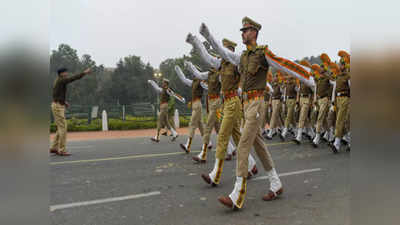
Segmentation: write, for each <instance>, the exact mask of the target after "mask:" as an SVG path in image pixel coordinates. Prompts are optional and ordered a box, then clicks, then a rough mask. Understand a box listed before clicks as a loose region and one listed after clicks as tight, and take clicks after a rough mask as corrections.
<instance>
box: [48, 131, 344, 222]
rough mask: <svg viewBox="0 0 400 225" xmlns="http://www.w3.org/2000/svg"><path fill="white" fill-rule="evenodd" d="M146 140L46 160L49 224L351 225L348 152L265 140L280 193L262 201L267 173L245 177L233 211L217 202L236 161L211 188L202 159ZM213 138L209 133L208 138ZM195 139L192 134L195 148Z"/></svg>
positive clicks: (73, 146)
mask: <svg viewBox="0 0 400 225" xmlns="http://www.w3.org/2000/svg"><path fill="white" fill-rule="evenodd" d="M185 138H186V137H184V136H181V137H179V138H178V140H177V141H176V142H170V141H169V140H167V139H165V137H164V139H162V141H161V142H160V143H158V144H155V143H152V142H151V141H150V140H149V139H148V138H132V139H115V140H96V141H94V140H91V141H77V142H71V143H69V145H68V148H69V150H70V151H71V152H72V153H73V155H72V156H71V157H57V156H51V157H50V169H51V193H50V197H51V202H50V205H51V206H50V211H51V221H52V224H54V225H64V224H65V225H67V224H68V225H72V224H74V225H75V224H76V225H83V224H87V225H103V224H104V225H131V224H135V225H136V224H137V225H139V224H146V225H150V224H168V225H178V224H210V225H214V224H215V225H223V224H232V225H236V224H238V225H239V224H305V225H306V224H307V225H313V224H315V225H321V224H324V225H325V224H332V225H338V224H350V222H349V214H350V213H349V209H350V207H349V191H350V189H349V158H350V157H349V156H350V155H349V153H346V152H340V153H339V154H337V155H333V154H332V153H331V151H330V150H329V149H328V147H327V146H326V145H325V144H322V145H321V147H320V148H319V149H314V148H313V147H312V146H311V145H310V144H308V143H307V144H304V145H301V146H298V145H296V144H294V143H293V142H290V141H287V142H281V141H280V139H279V138H277V137H276V138H275V139H274V140H272V141H266V143H267V144H268V147H269V150H270V151H271V154H272V155H273V158H274V160H275V163H276V165H277V171H278V173H280V174H281V175H282V177H281V180H282V182H283V184H284V191H285V192H284V195H283V196H282V197H281V198H280V199H279V200H276V201H273V202H265V201H262V199H261V197H262V195H264V194H265V193H266V192H267V190H268V186H269V184H268V181H267V180H266V179H263V176H265V172H264V171H263V169H262V167H261V163H259V161H258V159H257V164H258V165H259V166H258V168H259V174H258V175H257V177H258V178H256V179H253V180H251V181H249V183H248V193H247V199H246V201H245V204H244V207H243V208H242V209H241V210H239V211H232V210H230V209H228V208H225V207H224V206H222V205H221V204H220V203H219V202H218V201H217V197H218V196H220V195H227V194H229V193H230V192H231V190H232V188H233V183H234V178H235V174H234V172H235V164H236V161H230V162H226V163H225V167H224V171H223V176H222V179H221V184H220V185H219V186H218V187H216V188H212V187H210V186H209V185H206V184H205V183H204V182H203V180H202V179H201V177H200V174H201V173H207V172H209V171H210V170H211V169H212V167H213V163H214V152H212V154H209V156H208V162H207V163H206V164H201V165H199V164H195V163H194V162H193V161H192V160H191V157H192V156H193V155H194V154H197V153H194V152H193V153H191V154H189V155H188V154H184V153H183V151H182V150H181V149H180V148H179V146H178V143H183V142H184V141H185ZM213 141H214V143H215V137H214V140H213ZM200 146H201V140H200V138H199V137H198V136H197V138H195V140H194V142H193V151H198V150H199V149H200Z"/></svg>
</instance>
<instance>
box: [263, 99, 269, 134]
mask: <svg viewBox="0 0 400 225" xmlns="http://www.w3.org/2000/svg"><path fill="white" fill-rule="evenodd" d="M268 111H269V102H265V101H264V110H263V114H264V115H261V120H262V122H261V128H262V129H264V128H265V125H266V124H267V123H268V124H269V123H270V119H271V118H270V115H269V112H268Z"/></svg>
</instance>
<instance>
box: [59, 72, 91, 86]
mask: <svg viewBox="0 0 400 225" xmlns="http://www.w3.org/2000/svg"><path fill="white" fill-rule="evenodd" d="M83 76H85V74H84V73H80V74H76V75H73V76H70V77H66V78H62V79H61V82H62V83H64V84H68V83H71V82H73V81H76V80H79V79H81V78H82V77H83Z"/></svg>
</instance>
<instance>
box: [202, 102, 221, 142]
mask: <svg viewBox="0 0 400 225" xmlns="http://www.w3.org/2000/svg"><path fill="white" fill-rule="evenodd" d="M220 107H221V100H220V99H219V98H217V99H212V100H211V99H210V100H208V118H207V125H206V129H205V130H204V136H203V144H208V143H209V142H210V136H211V133H212V130H213V128H214V129H215V132H217V133H218V131H219V127H220V123H219V121H218V120H217V110H218V109H219V108H220Z"/></svg>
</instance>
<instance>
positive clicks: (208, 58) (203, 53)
mask: <svg viewBox="0 0 400 225" xmlns="http://www.w3.org/2000/svg"><path fill="white" fill-rule="evenodd" d="M186 42H187V43H189V44H191V45H192V46H193V48H194V49H196V50H197V51H198V53H199V54H200V57H201V58H202V59H203V61H204V62H205V63H207V64H208V65H209V66H211V67H213V68H215V69H218V68H219V67H220V65H221V59H218V58H216V57H214V56H212V55H210V54H209V53H208V51H207V49H206V48H205V47H204V45H203V43H201V41H200V40H199V39H198V38H197V37H196V36H194V35H191V34H189V35H188V37H187V38H186Z"/></svg>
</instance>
